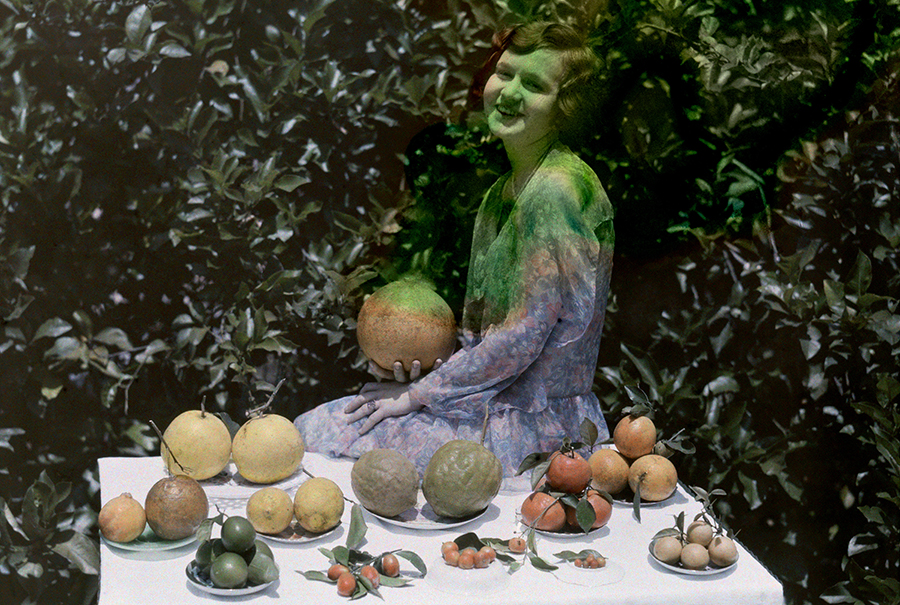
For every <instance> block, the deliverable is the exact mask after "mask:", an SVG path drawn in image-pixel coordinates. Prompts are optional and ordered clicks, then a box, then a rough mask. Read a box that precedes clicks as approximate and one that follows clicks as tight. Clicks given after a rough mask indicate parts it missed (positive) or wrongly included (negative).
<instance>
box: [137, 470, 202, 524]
mask: <svg viewBox="0 0 900 605" xmlns="http://www.w3.org/2000/svg"><path fill="white" fill-rule="evenodd" d="M144 510H145V511H146V513H147V523H148V524H149V525H150V529H152V530H153V531H154V533H156V535H157V536H159V537H160V538H162V539H163V540H181V539H182V538H187V537H188V536H191V535H193V534H194V532H196V531H197V529H198V528H199V527H200V524H201V523H203V522H204V521H205V520H206V518H207V516H209V500H208V499H207V497H206V492H204V491H203V488H202V487H201V486H200V484H199V483H197V481H196V480H195V479H191V478H190V477H188V476H186V475H173V476H171V477H164V478H162V479H160V480H159V481H157V482H156V483H154V484H153V487H151V488H150V491H149V492H147V499H146V501H145V502H144Z"/></svg>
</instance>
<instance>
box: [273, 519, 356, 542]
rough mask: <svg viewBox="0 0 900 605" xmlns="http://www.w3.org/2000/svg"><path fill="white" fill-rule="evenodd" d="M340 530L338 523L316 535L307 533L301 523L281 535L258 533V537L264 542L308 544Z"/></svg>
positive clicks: (295, 523) (292, 525) (293, 525)
mask: <svg viewBox="0 0 900 605" xmlns="http://www.w3.org/2000/svg"><path fill="white" fill-rule="evenodd" d="M340 528H341V524H340V523H338V524H337V525H335V526H334V527H333V528H332V529H329V530H328V531H323V532H322V533H319V534H314V533H313V532H311V531H306V530H305V529H303V528H302V527H300V524H299V523H297V522H294V523H292V524H291V526H290V527H288V528H287V529H286V530H284V531H283V532H281V533H280V534H261V533H259V532H257V534H256V536H257V537H259V538H262V539H263V540H271V541H272V542H280V543H282V544H305V543H307V542H315V541H316V540H321V539H322V538H327V537H328V536H330V535H332V534H333V533H335V532H337V531H338V530H340Z"/></svg>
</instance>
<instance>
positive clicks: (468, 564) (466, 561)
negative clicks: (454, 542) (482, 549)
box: [457, 550, 475, 569]
mask: <svg viewBox="0 0 900 605" xmlns="http://www.w3.org/2000/svg"><path fill="white" fill-rule="evenodd" d="M457 565H459V568H460V569H472V568H473V567H475V553H474V552H472V551H471V550H463V551H462V552H460V553H459V557H458V560H457Z"/></svg>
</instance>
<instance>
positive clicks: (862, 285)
mask: <svg viewBox="0 0 900 605" xmlns="http://www.w3.org/2000/svg"><path fill="white" fill-rule="evenodd" d="M871 283H872V261H871V260H870V259H869V257H868V256H866V255H865V253H864V252H863V251H862V250H860V251H859V252H858V253H857V255H856V261H855V262H854V263H853V268H852V269H850V279H849V280H848V281H847V284H848V285H849V286H850V290H851V291H852V292H853V293H854V294H856V295H857V296H862V295H863V294H865V293H866V291H867V290H868V289H869V285H870V284H871Z"/></svg>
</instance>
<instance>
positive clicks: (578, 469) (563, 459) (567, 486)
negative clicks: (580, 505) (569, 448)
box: [546, 452, 593, 494]
mask: <svg viewBox="0 0 900 605" xmlns="http://www.w3.org/2000/svg"><path fill="white" fill-rule="evenodd" d="M546 477H547V483H549V484H550V487H552V488H553V489H554V490H558V491H561V492H565V493H567V494H580V493H581V492H583V491H584V490H585V488H586V487H587V486H588V485H589V484H590V482H591V478H592V477H593V475H592V473H591V465H590V464H588V461H587V460H585V459H584V458H583V457H582V456H581V454H579V453H578V452H565V453H563V452H553V454H552V455H551V456H550V466H548V467H547V475H546Z"/></svg>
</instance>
